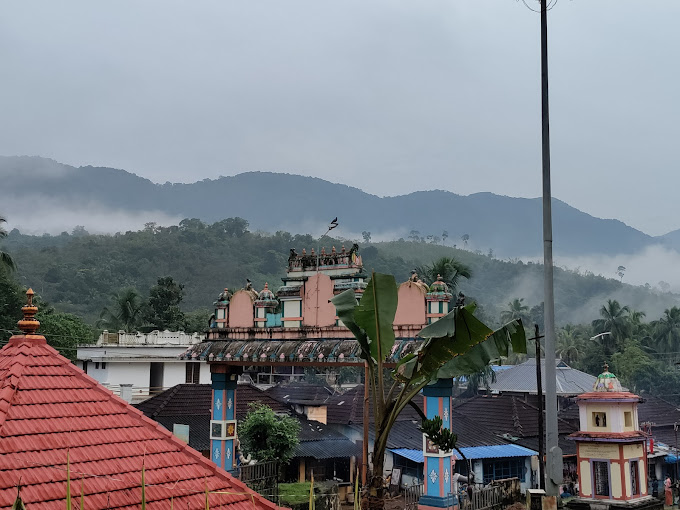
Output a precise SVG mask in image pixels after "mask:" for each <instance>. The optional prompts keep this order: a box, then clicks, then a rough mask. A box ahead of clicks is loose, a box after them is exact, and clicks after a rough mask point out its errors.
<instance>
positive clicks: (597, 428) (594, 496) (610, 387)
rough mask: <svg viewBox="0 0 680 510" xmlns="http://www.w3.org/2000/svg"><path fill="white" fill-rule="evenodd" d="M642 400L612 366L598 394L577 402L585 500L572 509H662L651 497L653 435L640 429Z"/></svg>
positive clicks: (600, 379)
mask: <svg viewBox="0 0 680 510" xmlns="http://www.w3.org/2000/svg"><path fill="white" fill-rule="evenodd" d="M640 400H641V399H640V397H639V396H637V395H634V394H632V393H630V392H628V391H624V390H623V388H622V387H621V383H620V382H619V380H618V379H617V378H616V376H615V375H614V374H612V373H611V372H609V367H608V366H607V364H605V366H604V372H602V373H601V374H600V375H599V376H598V378H597V381H596V382H595V386H594V388H593V391H591V392H590V393H584V394H582V395H580V396H579V397H578V398H577V402H578V406H579V418H580V428H579V431H578V432H575V433H574V434H572V435H571V436H570V438H571V439H573V440H574V441H576V447H577V458H578V479H579V489H580V496H579V497H578V498H576V499H574V500H573V501H571V502H570V503H569V506H570V507H572V508H590V507H595V506H597V507H598V508H604V507H607V508H630V507H635V508H657V507H659V508H661V507H660V506H659V501H658V500H656V499H655V498H652V497H651V496H650V495H649V494H648V490H647V487H648V481H647V449H646V441H647V436H646V434H645V433H644V432H642V431H641V430H640V427H639V425H638V413H637V405H638V402H640Z"/></svg>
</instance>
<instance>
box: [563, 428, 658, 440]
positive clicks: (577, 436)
mask: <svg viewBox="0 0 680 510" xmlns="http://www.w3.org/2000/svg"><path fill="white" fill-rule="evenodd" d="M648 437H649V436H648V435H647V434H645V433H644V432H642V431H641V430H634V431H630V432H583V431H580V432H574V433H573V434H570V435H569V436H568V438H569V439H571V440H576V441H596V442H598V443H602V442H605V443H627V442H631V441H634V442H636V441H640V440H644V439H647V438H648Z"/></svg>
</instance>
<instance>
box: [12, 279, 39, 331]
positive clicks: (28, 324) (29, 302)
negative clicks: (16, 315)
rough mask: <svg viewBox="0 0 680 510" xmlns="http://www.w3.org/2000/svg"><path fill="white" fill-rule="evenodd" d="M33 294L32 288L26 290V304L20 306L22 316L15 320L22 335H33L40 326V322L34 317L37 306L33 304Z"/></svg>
mask: <svg viewBox="0 0 680 510" xmlns="http://www.w3.org/2000/svg"><path fill="white" fill-rule="evenodd" d="M34 295H35V292H33V289H28V290H27V291H26V304H25V305H24V306H22V307H21V311H22V312H23V313H24V318H23V319H21V320H20V321H19V322H17V326H19V329H20V330H21V331H22V332H23V333H24V335H33V334H35V332H36V331H38V328H39V327H40V322H38V321H37V320H36V318H35V314H36V313H38V307H37V306H35V305H34V304H33V296H34Z"/></svg>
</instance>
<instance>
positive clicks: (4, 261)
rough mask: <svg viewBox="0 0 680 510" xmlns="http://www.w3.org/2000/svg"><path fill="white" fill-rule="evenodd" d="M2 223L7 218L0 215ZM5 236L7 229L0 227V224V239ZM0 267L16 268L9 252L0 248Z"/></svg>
mask: <svg viewBox="0 0 680 510" xmlns="http://www.w3.org/2000/svg"><path fill="white" fill-rule="evenodd" d="M3 223H7V220H6V219H5V218H3V217H2V216H0V225H2V224H3ZM5 237H7V231H6V230H5V229H4V228H2V226H0V239H4V238H5ZM0 267H4V268H6V269H9V270H10V271H14V270H15V269H16V265H15V264H14V260H13V259H12V257H11V256H10V254H9V253H7V252H4V251H2V250H0Z"/></svg>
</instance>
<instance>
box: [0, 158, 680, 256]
mask: <svg viewBox="0 0 680 510" xmlns="http://www.w3.org/2000/svg"><path fill="white" fill-rule="evenodd" d="M0 178H2V187H1V188H0V203H3V204H5V206H2V207H3V210H2V211H0V213H2V214H3V215H4V216H6V217H8V219H9V220H10V222H11V221H12V220H14V221H15V222H19V221H21V222H22V223H21V225H22V226H24V225H27V226H28V227H29V230H30V229H38V230H39V229H40V226H41V225H40V221H41V219H40V218H41V216H42V217H43V221H46V222H47V218H48V217H49V219H50V220H53V219H54V218H56V217H58V216H59V215H60V214H61V215H64V214H67V213H68V212H69V211H70V212H72V213H73V214H71V215H70V216H69V218H74V219H73V220H72V221H76V220H79V221H78V223H72V224H70V225H69V227H70V228H72V227H73V226H75V225H76V224H82V225H84V226H85V227H86V228H87V229H89V230H90V231H100V232H101V231H104V232H115V231H125V230H127V228H128V227H127V226H126V225H125V224H123V223H122V220H121V221H119V222H118V223H117V222H116V219H117V218H118V217H119V216H117V215H118V214H125V215H128V216H130V215H132V216H133V217H134V218H135V219H136V223H135V224H136V225H137V226H139V227H141V225H142V224H143V223H144V222H146V221H157V222H159V223H164V224H167V223H168V221H170V222H179V220H180V219H182V218H199V219H201V220H203V221H206V222H215V221H218V220H220V219H222V218H226V217H233V216H239V217H242V218H245V219H247V220H248V221H249V222H250V227H251V229H252V230H262V231H265V232H275V231H277V230H286V231H291V232H310V233H312V234H315V235H317V233H320V232H322V231H323V229H324V227H325V225H326V224H327V223H328V221H329V220H330V219H332V218H334V217H335V216H338V217H339V218H340V223H341V230H340V231H339V233H341V234H342V235H344V236H345V237H351V238H360V237H361V232H362V231H369V232H371V234H372V237H373V239H381V240H382V239H385V240H390V239H398V238H408V236H409V235H410V232H411V231H417V232H418V235H419V236H421V237H427V236H428V235H431V236H437V237H441V236H442V233H443V232H444V231H447V232H448V235H449V236H450V238H449V239H448V244H459V245H460V244H462V243H463V242H462V241H461V236H463V235H464V234H468V235H469V237H470V239H469V247H470V249H473V250H476V249H478V250H481V251H484V252H487V251H488V250H489V249H492V250H493V251H494V253H496V254H497V255H499V256H502V257H519V256H537V255H539V254H541V253H542V250H543V247H542V230H541V201H540V199H524V198H511V197H506V196H499V195H495V194H492V193H476V194H473V195H469V196H462V195H457V194H455V193H451V192H447V191H416V192H414V193H411V194H408V195H403V196H397V197H385V198H381V197H378V196H375V195H371V194H368V193H365V192H363V191H361V190H360V189H358V188H353V187H350V186H345V185H341V184H334V183H331V182H328V181H324V180H322V179H318V178H312V177H302V176H298V175H290V174H278V173H266V172H261V173H260V172H249V173H243V174H239V175H236V176H233V177H221V178H219V179H216V180H209V179H205V180H202V181H199V182H195V183H191V184H171V183H166V184H155V183H153V182H151V181H149V180H148V179H144V178H141V177H139V176H136V175H134V174H131V173H129V172H126V171H124V170H116V169H112V168H100V167H90V166H87V167H79V168H76V167H72V166H68V165H63V164H60V163H57V162H55V161H52V160H48V159H44V158H38V157H0ZM386 178H388V177H386ZM414 180H415V181H416V182H417V181H418V179H417V178H416V179H414ZM28 182H30V186H27V184H28ZM360 184H361V183H357V185H358V186H360ZM28 188H30V190H31V191H30V193H29V196H28V197H27V196H26V194H27V191H26V190H27V189H28ZM26 198H30V199H32V203H33V204H34V207H36V208H37V209H36V210H34V214H33V215H31V218H27V217H23V218H21V219H20V220H19V219H16V218H13V217H12V212H13V211H11V210H6V207H10V208H12V209H14V208H15V207H20V204H22V203H23V204H26V200H25V199H26ZM43 206H44V209H41V207H43ZM107 218H108V219H110V221H109V222H108V223H107V222H106V219H107ZM553 222H554V238H555V244H554V249H555V253H556V254H558V255H586V254H608V255H615V254H621V253H632V252H636V251H639V250H640V249H641V248H643V247H645V246H648V245H651V244H654V243H657V242H659V239H658V238H653V237H651V236H648V235H647V234H645V233H643V232H640V231H638V230H636V229H634V228H632V227H629V226H627V225H625V224H624V223H622V222H621V221H618V220H605V219H600V218H595V217H593V216H590V215H588V214H586V213H583V212H581V211H579V210H578V209H575V208H573V207H571V206H569V205H568V204H566V203H564V202H562V201H560V200H554V208H553ZM46 224H47V223H46ZM45 228H47V227H45ZM70 228H63V230H70ZM34 231H35V230H34ZM52 231H53V232H54V229H52ZM57 232H58V230H57ZM679 232H680V231H679ZM669 236H671V234H669ZM675 237H680V233H676V234H675ZM675 237H674V238H675ZM669 239H670V238H669ZM668 244H669V245H671V244H673V242H672V239H670V240H668ZM678 244H680V241H678Z"/></svg>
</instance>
